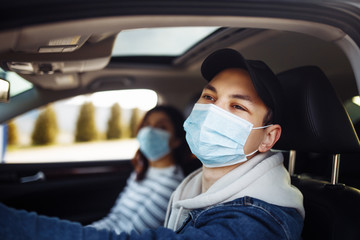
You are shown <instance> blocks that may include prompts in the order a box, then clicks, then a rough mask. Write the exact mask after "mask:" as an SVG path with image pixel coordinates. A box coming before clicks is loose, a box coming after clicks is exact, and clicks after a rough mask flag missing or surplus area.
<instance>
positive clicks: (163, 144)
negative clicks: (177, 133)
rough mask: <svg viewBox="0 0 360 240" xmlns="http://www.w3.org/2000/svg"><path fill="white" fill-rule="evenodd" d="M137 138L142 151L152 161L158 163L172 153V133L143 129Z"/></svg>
mask: <svg viewBox="0 0 360 240" xmlns="http://www.w3.org/2000/svg"><path fill="white" fill-rule="evenodd" d="M136 138H137V140H138V141H139V146H140V151H141V152H142V153H143V154H144V155H145V157H146V158H147V159H149V160H150V161H156V160H158V159H160V158H161V157H163V156H165V155H166V154H168V153H170V147H169V140H170V133H169V132H167V131H165V130H162V129H159V128H153V127H143V128H141V129H140V131H139V133H138V135H137V137H136Z"/></svg>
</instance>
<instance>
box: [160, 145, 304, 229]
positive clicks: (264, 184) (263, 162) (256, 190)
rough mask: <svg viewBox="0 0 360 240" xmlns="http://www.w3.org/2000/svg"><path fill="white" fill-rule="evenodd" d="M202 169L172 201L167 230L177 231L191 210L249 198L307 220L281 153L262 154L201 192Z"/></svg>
mask: <svg viewBox="0 0 360 240" xmlns="http://www.w3.org/2000/svg"><path fill="white" fill-rule="evenodd" d="M201 179H202V169H199V170H196V171H195V172H193V173H192V174H190V175H189V176H188V177H187V178H185V179H184V180H183V182H182V183H181V184H180V185H179V186H178V188H177V189H176V190H175V192H174V193H173V194H172V197H171V199H170V203H169V207H168V212H167V218H166V222H165V227H168V228H170V229H173V230H176V229H177V228H178V227H180V226H181V224H182V223H183V221H184V220H185V218H186V217H187V215H188V213H189V211H190V210H192V209H197V208H206V207H209V206H213V205H216V204H219V203H224V202H229V201H232V200H234V199H237V198H241V197H244V196H250V197H253V198H257V199H260V200H263V201H265V202H268V203H271V204H275V205H278V206H283V207H290V208H295V209H297V210H298V212H299V213H300V214H301V215H302V217H303V218H304V217H305V210H304V207H303V196H302V194H301V192H300V191H299V190H298V189H297V188H296V187H294V186H292V185H291V183H290V176H289V173H288V172H287V171H286V169H285V168H284V166H283V155H282V154H281V153H272V152H270V151H268V152H267V153H261V154H258V155H256V156H255V157H253V158H251V159H250V160H249V161H247V162H245V163H243V164H242V165H240V166H239V167H237V168H235V169H233V170H232V171H230V172H229V173H227V174H226V175H224V176H223V177H221V178H220V179H218V180H217V181H216V182H215V183H214V184H213V185H212V186H211V187H210V188H209V189H208V190H207V191H206V192H204V193H201Z"/></svg>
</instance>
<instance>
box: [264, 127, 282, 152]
mask: <svg viewBox="0 0 360 240" xmlns="http://www.w3.org/2000/svg"><path fill="white" fill-rule="evenodd" d="M265 131H266V132H265V135H264V138H263V141H262V142H261V144H260V146H259V152H266V151H268V150H270V149H271V148H272V147H273V146H274V145H275V143H276V142H277V141H278V140H279V138H280V136H281V126H280V125H279V124H274V125H272V126H270V127H268V128H266V129H265Z"/></svg>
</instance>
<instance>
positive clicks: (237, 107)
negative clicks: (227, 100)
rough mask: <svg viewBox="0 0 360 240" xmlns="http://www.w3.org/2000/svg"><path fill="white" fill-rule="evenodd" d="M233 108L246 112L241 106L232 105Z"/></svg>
mask: <svg viewBox="0 0 360 240" xmlns="http://www.w3.org/2000/svg"><path fill="white" fill-rule="evenodd" d="M233 108H235V109H237V110H243V111H246V109H245V108H243V107H242V106H240V105H233Z"/></svg>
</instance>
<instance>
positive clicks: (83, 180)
mask: <svg viewBox="0 0 360 240" xmlns="http://www.w3.org/2000/svg"><path fill="white" fill-rule="evenodd" d="M135 2H137V1H135ZM185 2H187V1H185ZM225 2H227V1H225ZM230 2H231V1H229V3H228V4H225V3H224V4H223V5H222V4H215V2H214V3H213V4H208V5H205V4H200V3H199V4H200V5H201V7H202V8H201V9H200V8H199V9H195V10H194V9H193V10H189V9H191V6H192V5H191V4H186V3H183V5H180V6H177V7H178V8H176V10H175V7H174V6H175V5H174V6H173V5H171V8H170V7H169V6H168V5H166V4H164V6H163V5H161V4H159V5H157V7H158V9H157V10H154V9H152V8H146V7H148V5H146V4H145V5H144V6H142V5H141V7H140V5H139V6H138V7H139V8H138V12H136V13H134V12H132V11H131V8H130V7H129V8H125V9H124V10H120V7H122V5H119V6H117V5H111V6H112V7H114V10H113V11H115V9H117V10H118V11H119V12H120V14H114V13H113V12H111V13H109V14H106V13H105V12H106V11H105V10H107V9H109V7H107V8H105V7H104V8H102V6H100V7H99V8H100V9H102V10H103V11H104V13H102V11H99V12H96V13H94V12H93V11H89V12H86V11H85V10H84V9H82V8H81V7H79V9H76V8H75V9H74V11H73V12H71V13H68V15H66V14H64V15H60V14H59V15H54V16H53V18H51V17H50V14H51V13H53V12H52V11H50V12H49V13H48V15H44V17H43V18H40V17H38V16H35V13H36V11H35V12H34V13H33V15H31V14H24V15H23V16H22V17H18V18H19V19H18V21H15V22H13V24H7V23H8V22H9V21H11V20H14V19H13V18H14V17H10V18H9V19H8V20H7V21H4V23H1V26H0V43H1V44H0V68H1V69H2V70H3V71H5V72H9V73H16V74H17V75H18V76H20V77H21V78H23V79H25V80H26V81H28V82H29V83H30V84H31V86H30V87H29V88H28V89H26V91H19V92H14V93H12V94H11V93H10V99H9V101H8V102H5V101H4V102H1V101H0V113H1V114H0V124H6V123H7V122H8V121H9V120H11V119H13V118H15V117H17V116H19V115H21V114H23V113H26V112H28V111H30V110H32V109H36V108H39V107H41V106H45V105H46V104H48V103H52V102H55V101H58V100H62V99H67V98H70V97H75V96H78V95H81V94H90V93H94V92H99V91H108V90H121V89H151V90H153V91H155V92H156V93H157V94H158V96H159V101H158V103H159V104H162V103H164V104H170V105H174V106H176V107H178V108H179V109H181V110H182V111H183V112H184V114H185V115H187V114H189V113H190V111H191V108H192V106H193V104H194V103H195V102H196V100H197V98H198V96H199V93H200V92H201V90H202V88H203V86H204V84H205V82H206V81H205V80H204V79H203V78H202V76H201V73H200V66H201V63H202V61H203V60H204V59H205V57H206V56H207V55H209V54H210V53H211V52H213V51H215V50H217V49H221V48H233V49H236V50H238V51H239V52H241V53H242V54H243V55H244V56H245V57H246V58H247V59H259V60H262V61H264V62H266V63H267V64H268V65H269V66H270V68H271V69H272V70H273V71H274V73H275V74H277V76H278V78H279V80H280V82H281V84H282V87H283V90H284V93H285V97H286V111H285V121H284V126H282V127H283V132H282V136H281V138H280V140H279V142H278V143H277V144H276V145H275V147H274V151H282V152H283V153H284V156H285V158H286V161H285V166H286V167H287V168H288V170H289V172H290V174H291V181H292V184H293V185H295V186H296V187H298V188H299V189H300V190H301V192H302V193H303V195H304V206H305V211H306V217H305V226H304V230H303V234H302V237H303V239H360V229H359V228H358V226H360V217H359V216H360V208H359V207H358V206H359V205H360V190H359V189H360V175H359V174H360V143H359V138H358V134H360V129H358V127H357V126H358V125H357V123H360V114H359V113H360V108H359V109H355V108H350V107H349V106H350V103H351V100H352V98H353V97H354V96H358V95H359V88H358V86H360V68H359V67H358V66H359V63H360V27H359V26H360V20H359V16H360V14H359V8H358V7H359V6H358V5H356V4H349V5H347V4H345V3H344V4H340V3H337V4H335V3H332V4H330V3H329V4H324V5H321V4H315V3H314V4H311V3H307V4H303V5H301V4H295V3H288V4H284V5H276V4H275V5H273V6H271V7H270V6H268V5H266V4H265V3H264V4H259V6H260V7H259V8H258V9H257V8H256V7H255V5H252V4H244V5H240V4H239V5H236V4H235V3H233V2H231V3H230ZM165 5H166V7H165ZM76 6H78V5H76ZM150 6H152V5H150ZM162 6H163V7H162ZM234 6H235V7H238V10H239V11H237V12H236V13H235V12H234V11H233V10H232V9H234ZM24 9H25V8H24ZM24 9H22V10H23V11H24ZM264 9H265V10H266V11H264ZM152 10H153V11H154V12H151V11H152ZM77 11H78V12H77ZM108 11H110V10H108ZM122 11H123V12H122ZM186 11H190V12H191V14H189V13H188V12H186ZM20 12H21V11H20ZM85 12H86V13H85ZM164 12H165V13H167V14H164ZM76 13H82V14H83V15H80V14H79V15H78V16H77V17H75V16H74V15H75V14H76ZM94 14H95V15H94ZM6 24H7V25H6ZM204 27H206V28H207V33H206V34H204V35H203V36H202V37H201V38H198V39H196V40H195V41H194V42H192V43H191V44H189V45H188V46H187V47H186V48H185V49H183V50H181V51H178V52H175V53H170V54H164V53H144V52H140V53H139V52H135V53H131V50H132V49H131V48H132V46H131V45H126V44H127V43H126V42H125V40H124V39H125V35H124V37H122V36H123V35H122V34H129V33H131V34H134V35H133V36H135V38H133V39H132V41H133V43H138V42H139V43H140V44H139V45H138V46H141V45H142V44H144V43H146V41H149V38H148V37H147V35H136V33H137V34H138V32H136V31H138V30H149V29H150V30H159V31H160V32H161V31H163V30H168V29H174V30H176V31H180V30H181V29H184V28H194V29H196V31H200V28H204ZM166 34H169V33H166ZM166 34H165V35H162V36H160V37H161V38H164V39H166ZM184 34H185V33H184ZM185 36H186V35H185ZM178 38H179V37H178ZM122 41H123V42H122ZM167 43H171V40H169V41H163V42H162V45H160V49H162V48H165V44H167ZM122 44H123V46H122ZM118 46H119V47H123V48H122V50H117V51H116V49H117V47H118ZM157 47H159V46H155V45H151V46H150V49H151V50H153V49H156V48H157ZM125 50H126V52H125ZM128 50H129V52H127V51H128ZM137 50H138V49H137ZM18 87H19V86H17V82H16V81H10V90H11V89H12V90H13V91H14V90H15V89H16V88H18ZM0 88H1V85H0ZM0 90H1V89H0ZM351 104H352V103H351ZM351 106H352V105H351ZM356 110H357V111H356ZM79 154H81V153H79ZM5 156H6V155H5ZM5 159H6V158H5ZM130 161H131V159H118V160H111V161H109V160H101V159H99V160H98V161H82V162H75V161H74V162H56V163H17V164H9V163H6V162H5V163H2V164H1V165H0V202H3V203H5V204H7V205H9V206H11V207H15V208H21V209H26V210H28V211H36V212H38V213H40V214H45V215H49V216H56V217H59V218H62V219H68V220H71V221H78V222H80V223H82V224H84V225H85V224H89V223H91V222H93V221H95V220H97V219H100V218H101V217H103V216H105V215H106V213H107V212H108V211H109V209H110V208H111V206H112V205H113V203H114V201H115V199H116V197H117V195H118V194H119V192H121V190H122V189H123V187H124V186H125V184H126V179H127V178H128V176H129V175H130V173H131V171H132V165H131V163H130ZM198 167H200V163H199V162H198V161H196V160H192V161H189V170H188V172H191V171H192V170H195V169H197V168H198ZM29 176H30V177H33V176H35V178H34V179H35V180H31V179H32V178H30V181H27V180H28V179H29V178H28V177H29Z"/></svg>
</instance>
